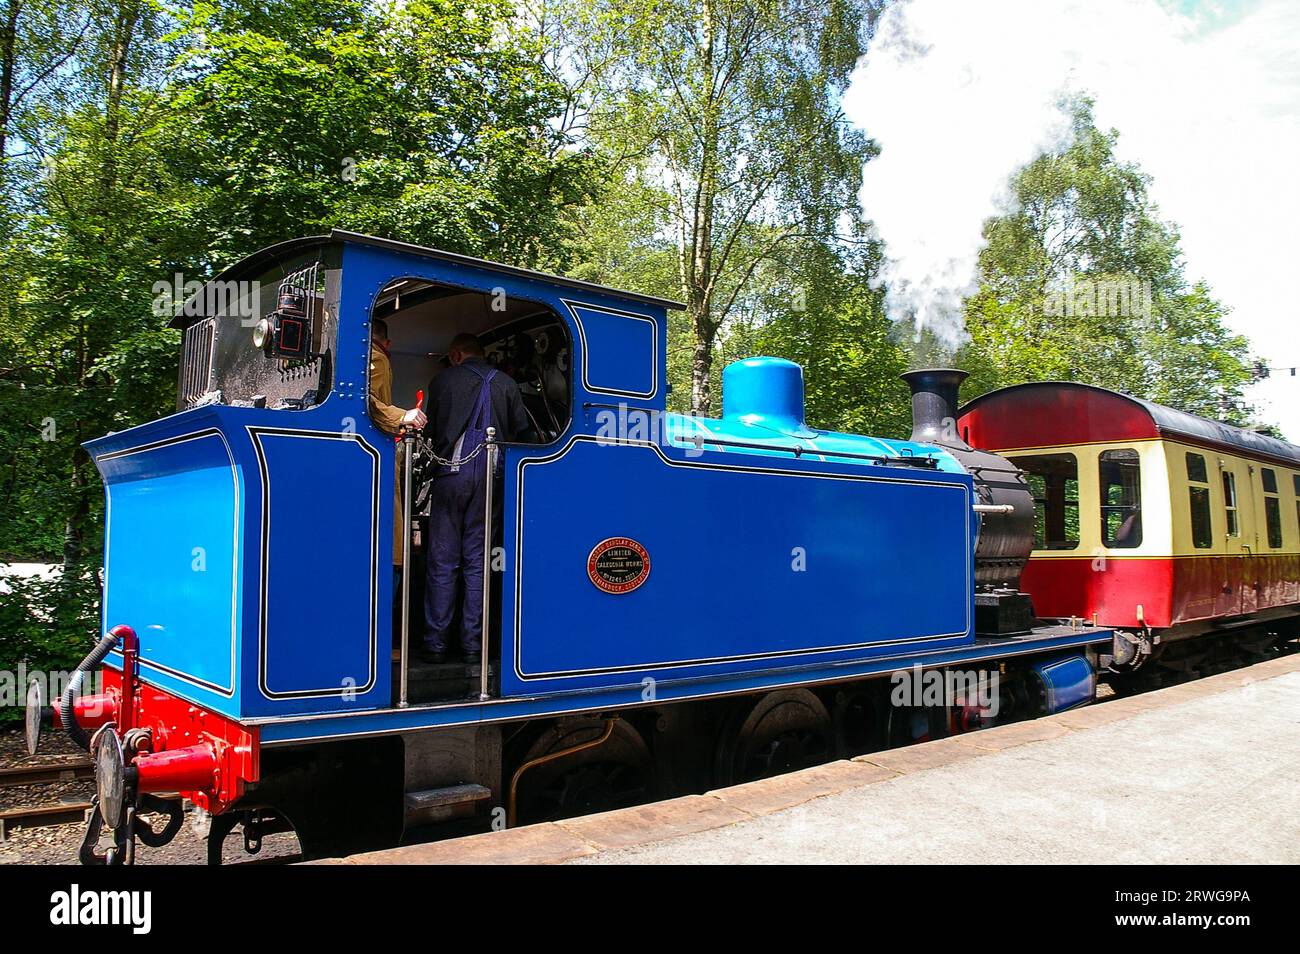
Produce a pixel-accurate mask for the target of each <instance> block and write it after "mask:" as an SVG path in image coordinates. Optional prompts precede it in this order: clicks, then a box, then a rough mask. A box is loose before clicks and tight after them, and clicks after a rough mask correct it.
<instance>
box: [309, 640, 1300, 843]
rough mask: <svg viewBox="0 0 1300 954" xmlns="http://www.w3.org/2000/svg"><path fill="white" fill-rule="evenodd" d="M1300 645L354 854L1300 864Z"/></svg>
mask: <svg viewBox="0 0 1300 954" xmlns="http://www.w3.org/2000/svg"><path fill="white" fill-rule="evenodd" d="M1297 792H1300V655H1291V656H1285V657H1281V658H1278V659H1274V660H1270V661H1269V662H1265V663H1260V664H1258V665H1255V666H1252V667H1249V668H1247V669H1241V670H1237V671H1234V672H1230V673H1225V674H1222V675H1218V676H1212V677H1209V678H1206V679H1201V680H1198V681H1196V682H1193V683H1189V684H1186V685H1182V686H1177V687H1173V688H1170V689H1163V690H1159V691H1155V692H1149V693H1145V694H1143V695H1140V696H1134V697H1131V698H1127V699H1118V700H1114V701H1109V702H1103V703H1099V704H1097V705H1093V706H1089V707H1087V708H1084V709H1079V710H1075V711H1073V712H1067V713H1063V714H1060V715H1057V716H1050V717H1047V718H1043V719H1038V720H1035V721H1032V722H1022V723H1016V724H1013V725H1008V726H1002V727H999V728H995V729H990V730H986V731H983V732H976V733H971V734H969V735H963V736H958V737H955V738H951V739H942V740H939V741H936V742H929V743H924V744H922V745H915V746H910V747H908V748H904V749H894V750H891V751H888V752H878V753H873V754H870V755H865V756H861V757H859V758H856V759H853V760H851V761H844V762H834V763H830V764H828V765H824V766H819V767H817V768H813V769H807V770H805V771H802V772H795V773H791V774H789V775H785V776H781V777H778V778H773V779H765V780H763V781H759V782H751V783H749V784H746V785H739V786H736V787H734V788H728V789H720V790H718V791H714V792H709V793H707V794H705V795H690V796H686V797H684V798H676V799H671V800H668V801H664V802H658V803H655V804H652V805H644V806H639V807H636V808H628V809H622V810H620V811H616V812H608V813H605V814H601V815H591V816H587V817H585V818H577V819H571V820H568V821H563V822H554V823H550V824H545V825H533V826H528V827H524V828H518V829H513V830H509V831H502V832H495V833H491V834H484V835H475V836H471V837H469V838H461V839H455V840H450V841H442V842H436V843H433V844H428V845H415V846H410V847H407V848H398V849H393V850H389V851H379V852H370V853H367V854H362V855H354V856H352V857H350V858H346V859H339V860H337V861H335V862H333V863H343V864H455V863H461V864H503V863H543V864H555V863H577V864H619V863H649V864H660V863H669V864H695V863H702V864H755V863H904V864H906V863H944V864H970V863H974V864H989V863H992V864H998V863H1097V864H1128V863H1145V864H1188V863H1201V864H1225V863H1269V864H1275V863H1287V864H1294V863H1296V862H1300V809H1298V808H1297V807H1296V806H1295V796H1296V793H1297Z"/></svg>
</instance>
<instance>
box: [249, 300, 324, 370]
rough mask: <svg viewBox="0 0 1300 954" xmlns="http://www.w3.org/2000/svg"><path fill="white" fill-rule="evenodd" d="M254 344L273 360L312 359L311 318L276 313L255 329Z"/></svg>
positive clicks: (264, 319) (268, 316)
mask: <svg viewBox="0 0 1300 954" xmlns="http://www.w3.org/2000/svg"><path fill="white" fill-rule="evenodd" d="M253 344H254V345H255V346H256V347H258V348H261V349H262V350H263V351H265V352H266V353H267V354H268V355H270V356H271V357H273V358H296V359H298V360H304V359H306V358H310V357H311V356H312V354H311V318H310V317H308V316H307V315H292V314H289V313H288V312H283V311H274V312H272V313H271V314H269V315H267V316H266V317H265V318H263V319H262V320H261V321H259V322H258V323H257V324H256V325H255V326H254V327H253Z"/></svg>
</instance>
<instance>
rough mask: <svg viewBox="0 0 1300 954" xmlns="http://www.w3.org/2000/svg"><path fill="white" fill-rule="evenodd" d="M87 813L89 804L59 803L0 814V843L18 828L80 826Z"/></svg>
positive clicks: (16, 809) (17, 809)
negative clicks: (76, 824)
mask: <svg viewBox="0 0 1300 954" xmlns="http://www.w3.org/2000/svg"><path fill="white" fill-rule="evenodd" d="M88 811H90V802H60V803H58V804H54V805H38V806H36V807H35V808H14V809H11V810H9V811H5V812H0V841H4V840H5V839H6V838H8V837H9V832H11V831H17V830H18V829H19V828H47V827H49V826H50V825H68V824H72V823H74V822H75V823H78V824H80V823H81V822H83V821H85V820H86V812H88Z"/></svg>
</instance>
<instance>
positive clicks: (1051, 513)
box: [1015, 454, 1079, 550]
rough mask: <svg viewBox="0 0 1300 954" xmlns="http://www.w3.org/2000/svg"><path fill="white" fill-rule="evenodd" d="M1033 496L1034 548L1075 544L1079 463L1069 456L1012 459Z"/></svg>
mask: <svg viewBox="0 0 1300 954" xmlns="http://www.w3.org/2000/svg"><path fill="white" fill-rule="evenodd" d="M1015 463H1016V466H1017V467H1020V468H1021V469H1022V470H1023V471H1024V472H1025V480H1026V481H1028V483H1029V489H1030V492H1031V493H1033V495H1034V549H1035V550H1073V549H1074V548H1075V547H1077V546H1078V545H1079V461H1078V459H1077V458H1075V456H1074V455H1073V454H1041V455H1037V456H1033V457H1017V458H1015Z"/></svg>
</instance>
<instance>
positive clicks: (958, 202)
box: [845, 0, 1093, 351]
mask: <svg viewBox="0 0 1300 954" xmlns="http://www.w3.org/2000/svg"><path fill="white" fill-rule="evenodd" d="M1089 9H1093V7H1092V6H1091V5H1084V4H1078V3H1057V2H1050V0H1049V2H1041V3H1023V2H1010V0H1002V2H989V0H984V2H980V3H970V2H962V0H911V2H902V3H897V4H895V5H893V6H891V7H889V8H887V10H886V11H885V13H884V14H883V15H882V17H881V19H880V22H879V23H878V24H877V28H876V32H875V36H874V38H873V39H872V42H871V45H870V48H869V50H868V52H867V55H866V57H865V58H864V60H863V62H862V64H861V65H860V67H859V69H858V71H857V73H856V75H855V77H854V81H853V84H852V86H851V87H850V89H849V91H848V94H847V96H846V100H845V107H846V109H847V111H848V114H849V116H850V118H852V119H853V121H854V122H855V123H857V124H858V125H859V126H861V127H862V128H863V129H864V130H866V132H867V134H868V135H869V136H871V137H872V138H873V139H875V140H876V142H877V143H878V144H879V145H880V148H881V152H880V155H879V156H878V157H877V158H875V159H873V160H872V161H871V162H869V163H867V165H866V168H865V170H864V174H863V185H862V193H861V199H862V204H863V207H864V209H865V210H866V213H867V215H868V216H869V217H870V218H871V220H872V222H873V224H874V227H875V231H876V234H877V236H878V237H879V238H881V239H883V240H884V243H885V256H886V258H885V262H884V266H883V269H882V272H881V276H880V277H881V280H882V281H883V282H884V283H885V286H886V288H887V291H888V294H887V297H886V302H885V305H886V310H887V312H888V314H889V316H890V318H892V319H894V320H895V321H910V322H912V323H913V325H914V326H915V329H916V332H917V334H918V335H919V334H920V333H921V332H922V331H925V332H928V333H929V334H931V335H932V336H933V338H934V340H935V341H936V342H937V343H938V344H939V345H940V346H941V347H943V348H944V349H945V350H947V351H955V350H956V349H957V348H958V347H959V346H960V345H961V344H962V342H963V341H964V340H965V339H966V332H965V327H964V322H963V320H962V302H963V300H964V299H965V298H966V297H967V296H968V295H970V294H972V293H973V292H974V291H975V290H976V287H977V285H978V272H977V261H978V256H979V253H980V250H981V249H982V248H983V245H984V241H983V238H982V234H981V231H982V226H983V224H984V221H985V220H986V219H988V218H989V217H990V216H993V215H996V214H999V213H1001V212H1004V211H1006V210H1007V208H1008V199H1009V196H1008V186H1009V182H1010V176H1011V173H1013V172H1014V171H1015V170H1016V169H1017V168H1019V167H1020V166H1023V165H1024V164H1026V163H1028V162H1029V161H1031V160H1032V159H1033V158H1034V157H1035V156H1036V155H1038V154H1039V153H1040V152H1042V151H1043V150H1045V149H1051V148H1058V147H1061V146H1064V145H1066V144H1067V142H1068V137H1069V134H1070V124H1069V117H1068V115H1067V114H1066V113H1065V112H1064V111H1063V110H1062V109H1061V108H1060V104H1061V101H1062V97H1063V96H1064V95H1065V94H1066V93H1067V89H1068V88H1067V80H1068V78H1069V73H1070V69H1071V66H1072V64H1073V63H1074V62H1075V61H1076V60H1077V57H1076V56H1074V55H1073V54H1071V53H1070V52H1069V51H1068V49H1067V48H1066V47H1067V46H1068V45H1069V43H1068V40H1067V38H1064V37H1060V36H1058V35H1057V34H1056V30H1057V28H1058V27H1059V26H1060V17H1061V15H1062V13H1063V12H1065V13H1071V12H1072V13H1075V14H1077V15H1079V16H1081V17H1082V16H1086V11H1087V10H1089ZM1012 23H1014V24H1015V27H1014V29H1011V28H1009V27H1010V24H1012ZM999 24H1001V25H1002V28H999V26H998V25H999ZM1027 40H1030V42H1026V41H1027Z"/></svg>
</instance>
